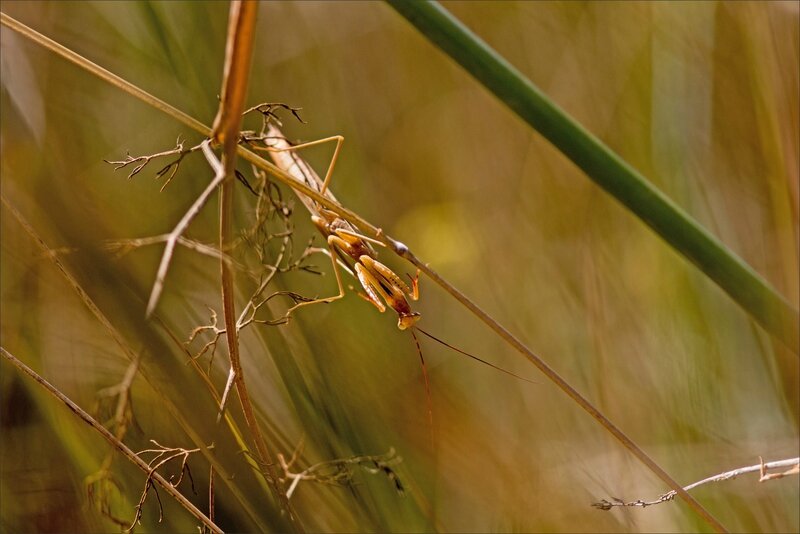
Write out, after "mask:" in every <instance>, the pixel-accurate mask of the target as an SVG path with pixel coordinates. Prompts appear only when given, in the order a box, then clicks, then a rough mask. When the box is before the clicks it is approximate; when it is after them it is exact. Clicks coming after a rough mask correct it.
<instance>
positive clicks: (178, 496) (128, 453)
mask: <svg viewBox="0 0 800 534" xmlns="http://www.w3.org/2000/svg"><path fill="white" fill-rule="evenodd" d="M0 353H2V355H3V357H4V358H5V359H7V360H8V361H9V362H11V363H12V364H13V365H14V366H15V367H16V368H17V369H19V370H20V371H22V372H23V373H25V374H26V375H28V376H29V377H31V378H32V379H33V380H35V381H36V383H37V384H39V385H40V386H41V387H42V388H43V389H44V390H45V391H47V392H48V393H50V394H51V395H52V396H53V397H55V398H56V399H57V400H58V401H59V402H61V403H62V404H64V406H66V407H67V408H69V409H70V410H71V411H72V412H73V413H74V414H75V415H77V416H78V417H79V418H80V419H81V420H82V421H83V422H84V423H86V424H87V425H89V426H90V427H92V428H93V429H95V431H97V433H99V434H100V435H101V436H103V438H104V439H105V440H106V441H108V442H109V443H110V444H111V445H113V446H114V448H116V449H117V450H118V451H119V452H120V453H122V454H123V456H125V457H126V458H127V459H128V460H130V461H131V462H132V463H134V464H135V465H136V466H137V467H138V468H139V469H141V470H142V471H144V472H145V473H147V474H148V476H149V477H150V478H152V479H153V480H155V481H156V483H157V484H158V485H159V486H161V487H162V488H164V490H165V491H166V492H167V493H169V494H170V495H171V496H172V497H173V498H174V499H175V500H176V501H178V503H179V504H180V505H181V506H183V508H184V509H186V511H187V512H189V513H190V514H192V515H193V516H194V517H195V518H196V519H197V520H198V521H200V522H201V523H203V524H204V525H205V526H206V528H208V529H209V530H211V532H216V533H218V534H222V529H221V528H219V527H218V526H217V525H216V524H215V523H214V522H213V521H211V520H210V519H209V518H208V517H206V515H205V514H204V513H203V512H201V511H200V510H198V509H197V507H196V506H195V505H193V504H192V503H191V502H189V500H188V499H187V498H186V497H184V496H183V494H182V493H181V492H180V491H178V489H177V488H176V487H175V486H173V485H172V484H171V483H170V482H169V481H168V480H166V479H165V478H164V477H162V476H161V475H159V474H158V473H156V472H155V471H153V470H152V469H151V468H150V466H149V465H147V462H145V461H144V460H142V459H141V458H139V456H137V455H136V453H135V452H133V451H132V450H131V449H129V448H128V447H127V446H126V445H125V444H124V443H122V441H120V440H119V439H117V437H116V436H114V434H112V433H111V432H109V431H108V430H107V429H106V428H105V427H104V426H103V425H101V424H100V423H99V422H97V420H96V419H95V418H94V417H92V416H91V415H89V414H88V413H87V412H86V411H85V410H84V409H83V408H81V407H80V406H78V405H77V404H75V403H74V402H73V401H72V400H71V399H70V398H69V397H67V396H66V395H64V394H63V393H61V392H60V391H59V390H58V389H57V388H56V387H55V386H53V385H52V384H51V383H50V382H48V381H47V380H45V379H44V378H42V377H41V376H40V375H39V374H38V373H37V372H36V371H34V370H33V369H31V368H30V367H28V366H27V365H25V364H24V363H22V362H21V361H20V360H19V359H18V358H17V357H15V356H14V355H13V354H11V353H10V352H8V351H7V350H6V349H4V348H3V347H0Z"/></svg>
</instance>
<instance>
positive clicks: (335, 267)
mask: <svg viewBox="0 0 800 534" xmlns="http://www.w3.org/2000/svg"><path fill="white" fill-rule="evenodd" d="M328 251H329V252H330V254H329V256H330V258H331V265H333V274H334V276H335V277H336V286H337V287H338V288H339V293H338V294H337V295H334V296H332V297H324V298H317V299H312V300H307V301H304V302H299V303H297V304H295V305H294V306H292V307H291V308H289V309H288V310H286V314H284V316H283V318H284V319H286V320H288V319H289V317H291V315H292V313H294V312H295V310H297V309H299V308H302V307H303V306H310V305H311V304H319V303H321V302H324V303H326V304H328V303H331V302H333V301H335V300H339V299H340V298H342V297H344V284H343V283H342V274H341V271H340V270H339V265H338V264H337V262H336V258H337V256H336V250H335V249H334V247H333V245H332V244H330V243H328Z"/></svg>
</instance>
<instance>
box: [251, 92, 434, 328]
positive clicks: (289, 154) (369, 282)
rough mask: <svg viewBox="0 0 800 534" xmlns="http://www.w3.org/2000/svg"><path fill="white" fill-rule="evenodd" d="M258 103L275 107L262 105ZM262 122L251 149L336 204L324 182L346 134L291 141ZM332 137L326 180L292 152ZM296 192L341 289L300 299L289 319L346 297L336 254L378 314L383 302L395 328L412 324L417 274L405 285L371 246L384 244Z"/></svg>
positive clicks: (331, 172)
mask: <svg viewBox="0 0 800 534" xmlns="http://www.w3.org/2000/svg"><path fill="white" fill-rule="evenodd" d="M261 106H274V105H270V104H262V105H261ZM257 108H259V106H256V107H255V108H251V110H254V109H257ZM262 109H264V110H267V111H266V114H265V116H267V117H268V116H269V114H270V113H271V110H270V107H265V108H262ZM265 126H266V128H265V129H263V130H262V131H263V133H262V135H261V136H260V137H261V138H262V139H263V142H264V145H263V146H253V148H254V149H255V150H258V151H265V152H268V153H269V155H270V157H271V158H272V160H273V161H274V163H275V165H277V166H278V167H280V168H281V169H283V170H284V171H286V172H287V173H289V174H290V175H291V176H293V177H294V178H295V179H297V180H298V181H300V182H303V183H305V184H306V185H308V186H310V187H312V188H314V189H315V190H317V191H318V192H319V193H320V194H322V195H326V196H327V197H328V198H330V199H331V200H333V201H334V202H335V201H336V198H335V197H334V196H333V193H331V191H330V189H329V188H328V185H329V183H330V179H331V176H332V174H333V168H334V166H335V164H336V159H337V158H338V156H339V151H340V149H341V146H342V143H343V141H344V138H343V137H342V136H333V137H328V138H325V139H320V140H318V141H312V142H310V143H302V144H299V145H292V144H290V143H289V142H288V141H287V140H286V138H285V137H284V135H283V133H282V132H281V131H280V129H278V127H277V126H276V125H275V124H273V123H266V124H265ZM333 141H335V142H336V148H335V150H334V154H333V157H332V158H331V162H330V164H329V166H328V170H327V172H326V174H325V179H324V180H321V179H320V178H319V176H318V175H317V173H316V172H315V171H314V170H313V169H312V168H311V167H310V166H309V165H308V164H307V163H306V162H305V161H304V160H302V159H301V158H300V157H299V156H297V153H296V151H297V150H298V149H301V148H307V147H310V146H314V145H320V144H323V143H326V142H333ZM298 196H299V198H300V200H301V201H302V202H303V204H305V206H306V207H307V208H308V210H309V211H310V212H311V214H312V215H311V220H312V221H313V223H314V225H315V226H316V227H317V229H318V230H319V231H320V233H322V235H323V236H324V237H325V239H326V241H327V245H328V251H329V254H330V257H331V263H332V265H333V271H334V275H335V276H336V283H337V286H338V290H339V292H338V294H337V295H335V296H332V297H326V298H321V299H313V300H309V301H306V302H300V303H298V304H296V305H295V306H293V307H292V308H290V309H289V310H288V311H287V313H286V317H287V318H288V317H289V316H290V315H291V314H292V313H293V312H294V311H295V310H296V309H298V308H300V307H302V306H308V305H310V304H317V303H322V302H324V303H330V302H333V301H335V300H338V299H340V298H342V297H344V294H345V292H344V285H343V283H342V278H341V275H340V271H339V268H338V262H337V258H339V259H341V260H343V263H344V265H346V266H347V268H348V269H349V270H350V272H351V274H353V275H354V276H355V277H356V278H358V280H359V282H360V283H361V287H362V288H363V289H364V291H365V293H364V294H363V296H364V298H365V299H366V300H367V301H368V302H370V303H371V304H373V305H374V306H375V307H376V308H377V309H378V311H380V312H381V313H383V312H384V311H385V310H386V307H387V306H388V307H390V308H392V309H393V310H394V311H395V312H396V313H397V316H398V318H397V327H398V328H399V329H400V330H406V329H408V328H411V327H413V326H414V325H415V324H416V322H417V321H418V320H419V319H420V314H419V313H418V312H415V311H413V310H412V309H411V305H410V304H409V302H408V299H409V298H410V299H411V300H414V301H416V300H417V299H418V298H419V284H418V278H419V273H417V275H416V276H415V277H414V278H411V277H410V276H409V278H411V286H410V287H409V285H408V284H406V283H405V282H404V281H403V280H402V278H401V277H400V276H398V275H397V274H396V273H395V272H394V271H392V270H391V269H390V268H389V267H387V266H386V265H384V264H383V263H381V262H380V261H378V259H377V253H376V251H375V248H374V247H373V246H372V244H378V245H381V246H382V245H383V243H381V242H380V241H378V240H376V239H372V238H369V237H367V236H364V235H362V234H359V233H358V232H356V229H355V228H353V226H352V225H351V224H350V223H349V222H347V221H345V220H344V219H342V218H341V217H339V216H338V215H337V214H336V213H334V212H332V211H330V210H327V209H325V208H324V207H322V206H320V205H319V204H318V203H317V202H315V201H314V200H312V199H310V198H308V197H306V196H304V195H302V194H300V193H298ZM346 258H349V261H351V262H352V263H353V265H352V267H350V266H349V265H348V264H347V263H346V262H344V260H345V259H346Z"/></svg>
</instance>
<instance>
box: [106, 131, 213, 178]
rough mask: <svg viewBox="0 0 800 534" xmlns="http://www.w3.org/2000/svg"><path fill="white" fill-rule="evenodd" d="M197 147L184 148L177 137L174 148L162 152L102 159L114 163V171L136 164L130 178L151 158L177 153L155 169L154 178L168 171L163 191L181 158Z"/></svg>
mask: <svg viewBox="0 0 800 534" xmlns="http://www.w3.org/2000/svg"><path fill="white" fill-rule="evenodd" d="M199 149H200V145H195V146H193V147H191V148H184V143H183V141H181V139H180V137H179V138H178V140H177V141H176V143H175V148H173V149H172V150H165V151H164V152H158V153H156V154H150V155H146V156H137V157H133V156H131V155H130V153H129V154H127V155H126V157H125V159H123V160H120V161H109V160H107V159H104V160H103V161H105V162H106V163H108V164H111V165H114V170H115V171H117V170H119V169H122V168H125V167H128V166H129V165H133V164H136V165H135V166H134V167H133V169H131V171H130V172H129V173H128V179H129V180H130V179H131V178H133V177H134V176H136V175H137V174H139V173H140V172H141V171H142V169H144V168H145V167H146V166H147V164H148V163H150V162H151V161H152V160H154V159H156V158H160V157H164V156H172V155H175V154H177V155H178V158H177V159H175V160H173V161H171V162H169V163H167V164H166V165H165V166H163V167H161V168H160V169H159V170H158V171H156V178H161V177H162V176H164V175H166V174H167V173H169V176H167V179H166V181H165V182H164V185H162V186H161V191H163V190H164V188H165V187H167V184H169V183H170V182H171V181H172V178H173V177H174V176H175V174H176V173H177V172H178V168H179V167H180V165H181V162H182V161H183V158H185V157H186V156H187V155H188V154H190V153H192V152H194V151H196V150H199Z"/></svg>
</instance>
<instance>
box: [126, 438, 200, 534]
mask: <svg viewBox="0 0 800 534" xmlns="http://www.w3.org/2000/svg"><path fill="white" fill-rule="evenodd" d="M150 443H152V444H153V445H155V446H156V448H154V449H145V450H143V451H139V452H137V453H136V456H138V457H139V458H141V457H142V455H144V454H148V453H152V454H153V455H154V456H153V458H152V459H150V461H149V462H147V466H148V468H149V472H148V474H147V479H146V480H145V482H144V490H142V493H141V495H140V497H139V502H138V504H137V505H136V513H135V515H134V518H133V521H132V522H131V524H130V526H128V528H127V529H125V530H126V531H127V532H130V531H132V530H133V529H134V527H135V526H136V525H138V524H140V523H141V518H142V507H143V506H144V503H145V501H146V500H147V496H148V494H149V493H150V488H153V490H154V491H155V486H153V479H154V477H155V475H156V474H157V473H158V470H159V469H161V468H162V467H163V466H165V465H166V464H167V463H169V462H171V461H172V460H175V459H180V470H179V471H178V480H175V481H174V482H173V480H174V478H175V475H171V476H170V477H169V484H170V486H172V487H173V488H176V489H177V488H178V486H180V484H181V482H182V481H183V476H184V474H187V475H188V476H189V481H190V482H191V486H192V493H195V494H197V492H196V491H195V489H194V479H192V472H191V470H190V469H189V464H188V463H187V462H188V461H189V456H190V455H191V454H192V453H195V452H200V449H184V448H182V447H165V446H164V445H161V444H160V443H159V442H157V441H156V440H154V439H151V440H150ZM156 496H157V497H158V491H156ZM158 508H159V519H158V521H159V523H160V522H161V518H162V517H163V507H162V505H161V498H160V497H159V498H158Z"/></svg>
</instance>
